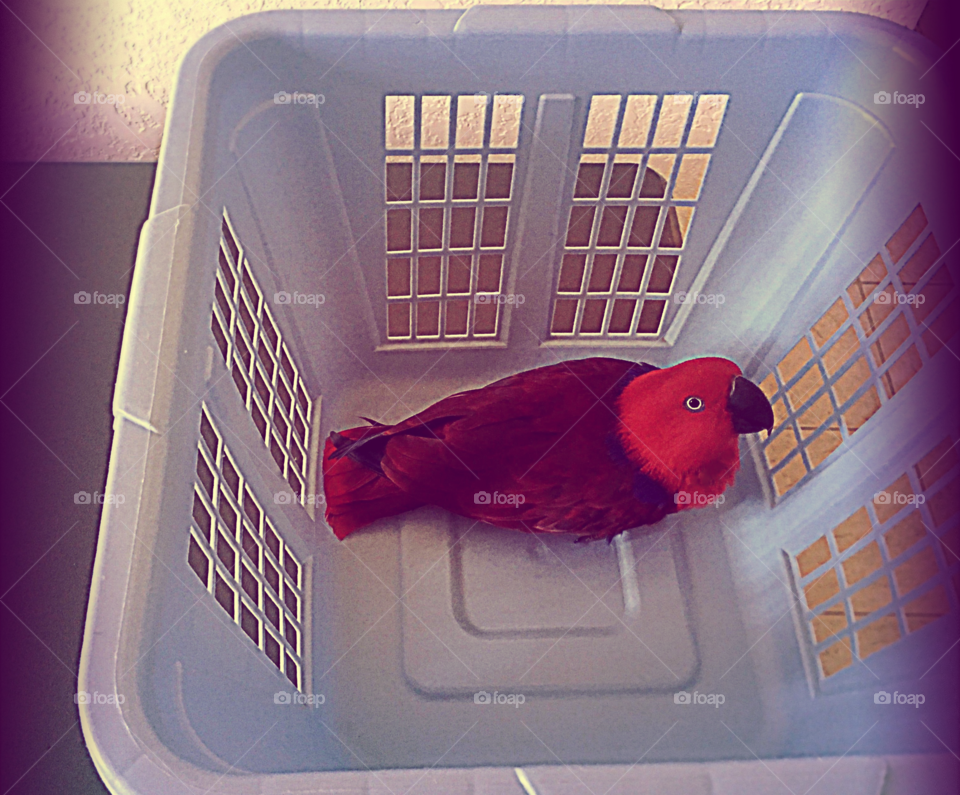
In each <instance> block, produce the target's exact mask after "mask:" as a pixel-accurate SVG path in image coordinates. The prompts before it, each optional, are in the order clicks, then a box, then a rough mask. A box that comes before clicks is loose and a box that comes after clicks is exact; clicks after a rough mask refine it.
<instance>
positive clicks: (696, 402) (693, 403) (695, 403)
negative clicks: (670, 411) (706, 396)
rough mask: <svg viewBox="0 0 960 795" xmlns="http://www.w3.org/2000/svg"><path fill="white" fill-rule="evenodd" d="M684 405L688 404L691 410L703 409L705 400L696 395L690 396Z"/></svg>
mask: <svg viewBox="0 0 960 795" xmlns="http://www.w3.org/2000/svg"><path fill="white" fill-rule="evenodd" d="M683 405H684V406H686V407H687V408H688V409H689V410H690V411H703V401H702V400H701V399H700V398H698V397H696V396H691V397H688V398H687V399H686V400H685V401H684V403H683Z"/></svg>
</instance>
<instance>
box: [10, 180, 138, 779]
mask: <svg viewBox="0 0 960 795" xmlns="http://www.w3.org/2000/svg"><path fill="white" fill-rule="evenodd" d="M155 171H156V166H155V165H153V164H148V165H140V164H135V165H130V164H122V165H112V164H43V163H41V164H39V165H37V166H35V167H33V168H32V169H28V167H27V166H26V165H24V164H13V165H11V164H5V165H3V166H0V195H2V199H0V201H2V202H3V203H4V205H6V210H5V211H3V212H0V236H2V241H3V244H2V249H0V250H2V251H3V262H4V272H5V274H6V284H5V289H4V290H3V293H2V296H3V297H2V306H3V311H2V313H0V318H2V319H0V323H2V332H0V333H2V339H3V340H4V344H3V347H2V353H0V356H2V379H0V385H2V386H0V389H2V392H0V404H2V406H3V408H2V409H0V439H2V447H3V450H4V455H3V456H2V459H0V488H2V492H3V504H4V518H5V521H4V525H3V529H2V531H0V532H2V536H0V537H2V544H3V546H2V548H3V554H2V555H0V603H2V608H0V637H2V638H3V639H4V642H3V644H0V666H2V669H0V670H2V671H3V674H4V675H3V677H2V685H0V704H2V705H3V710H2V712H3V720H2V728H0V732H2V734H0V744H2V747H3V763H2V765H0V792H3V793H7V792H10V793H17V794H19V793H27V792H43V793H46V792H60V793H67V792H70V793H83V794H84V795H85V794H86V793H105V792H107V789H106V788H105V787H104V785H103V784H102V783H101V781H100V779H99V776H98V775H97V773H96V771H95V769H94V767H93V764H92V762H91V761H90V757H89V755H88V754H87V750H86V746H85V745H84V742H83V737H82V734H81V731H80V725H79V722H78V721H79V714H78V712H77V707H76V705H75V703H74V694H75V693H76V690H77V668H78V666H79V664H80V643H81V639H82V633H83V623H84V618H85V616H86V610H87V597H88V594H89V589H90V571H91V566H92V564H93V557H94V550H95V547H96V541H97V529H98V525H99V519H100V510H99V508H98V507H97V506H96V505H93V504H92V501H91V504H77V503H76V502H75V499H74V495H75V494H76V493H77V492H81V491H85V492H88V493H90V494H91V495H92V494H95V493H96V492H102V491H103V488H104V481H105V479H106V471H107V459H108V455H109V450H110V439H111V415H110V404H111V399H112V394H113V385H114V381H115V378H116V373H117V362H118V359H119V352H120V338H121V333H122V330H123V319H124V315H125V311H124V309H123V308H117V305H116V304H115V303H103V304H95V303H93V302H92V301H91V303H89V304H76V303H74V294H75V293H77V292H78V291H86V292H88V293H90V294H91V295H92V294H93V293H94V291H97V292H98V293H100V294H102V295H106V296H112V295H120V296H125V295H127V293H128V292H129V287H130V280H131V274H132V267H133V262H134V257H135V253H136V246H137V238H138V235H139V230H140V226H141V224H142V223H143V221H144V220H145V219H146V216H147V208H148V204H149V199H150V191H151V188H152V186H153V178H154V173H155Z"/></svg>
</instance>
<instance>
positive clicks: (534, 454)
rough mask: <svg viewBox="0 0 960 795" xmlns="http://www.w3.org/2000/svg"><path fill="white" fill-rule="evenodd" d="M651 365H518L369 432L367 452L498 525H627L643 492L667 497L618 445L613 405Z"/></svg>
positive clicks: (409, 482) (446, 503) (390, 471)
mask: <svg viewBox="0 0 960 795" xmlns="http://www.w3.org/2000/svg"><path fill="white" fill-rule="evenodd" d="M654 369H656V368H655V367H653V366H652V365H648V364H634V363H631V362H625V361H622V360H619V359H607V358H591V359H581V360H577V361H571V362H561V363H559V364H556V365H550V366H547V367H541V368H538V369H536V370H530V371H527V372H524V373H519V374H517V375H513V376H510V377H508V378H504V379H502V380H501V381H497V382H495V383H493V384H490V385H488V386H486V387H483V388H481V389H476V390H471V391H469V392H462V393H458V394H456V395H451V396H450V397H448V398H446V399H444V400H441V401H439V402H438V403H436V404H434V405H433V406H431V407H430V408H428V409H426V410H425V411H423V412H420V413H419V414H417V415H415V416H413V417H410V418H409V419H407V420H405V421H403V422H401V423H398V424H397V425H394V426H390V427H389V428H388V429H379V428H378V429H376V431H375V432H374V433H373V436H372V437H370V438H369V439H368V440H365V441H364V446H368V445H369V446H370V448H372V449H370V450H369V452H368V453H367V454H366V455H367V456H368V459H369V457H370V453H374V454H375V455H378V456H380V457H379V462H378V463H379V467H380V471H382V473H383V474H384V475H385V476H386V477H387V478H388V479H389V480H391V481H392V482H394V483H395V484H396V485H397V486H399V487H400V488H401V489H402V490H403V491H404V492H406V493H408V494H409V495H411V496H412V497H414V498H415V499H417V500H420V501H423V502H427V503H432V504H435V505H440V506H441V507H444V508H446V509H448V510H451V511H453V512H455V513H459V514H461V515H465V516H470V517H473V518H476V519H481V520H483V521H489V522H491V523H493V524H497V525H500V526H503V527H513V528H515V529H520V530H522V529H528V530H541V531H548V532H549V531H552V532H582V533H584V534H590V533H592V532H596V533H600V532H606V531H607V529H608V528H610V527H612V526H615V525H616V526H619V525H623V524H624V523H626V524H625V525H624V526H631V524H630V523H631V522H632V523H634V524H636V523H637V522H638V519H637V517H636V516H635V514H636V512H637V509H638V506H639V507H641V508H642V504H641V503H638V501H637V500H638V498H640V499H647V498H646V497H644V496H643V495H645V494H652V495H655V496H652V497H649V499H651V500H662V499H663V498H664V497H665V493H664V492H663V489H662V488H660V489H659V491H658V486H657V484H654V483H652V481H651V482H647V479H644V478H643V476H640V475H638V474H637V473H636V472H635V470H634V468H633V467H631V466H630V465H629V463H628V462H627V461H626V459H625V457H624V456H623V454H622V451H620V450H619V447H618V446H617V443H616V441H615V439H614V437H613V435H612V432H613V431H614V430H615V429H616V427H617V425H618V423H619V420H618V418H617V414H616V404H615V402H616V399H617V397H618V396H619V394H620V391H621V390H622V389H623V387H624V386H626V384H627V383H629V382H630V381H632V380H633V379H634V378H636V377H639V376H642V375H643V374H644V373H647V372H649V371H651V370H654ZM357 453H358V454H359V451H357ZM346 454H349V453H346ZM498 499H499V501H498ZM662 515H663V514H662V513H660V514H659V515H658V516H657V518H660V516H662ZM642 519H643V517H640V521H641V523H642Z"/></svg>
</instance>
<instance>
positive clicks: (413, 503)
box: [323, 426, 423, 541]
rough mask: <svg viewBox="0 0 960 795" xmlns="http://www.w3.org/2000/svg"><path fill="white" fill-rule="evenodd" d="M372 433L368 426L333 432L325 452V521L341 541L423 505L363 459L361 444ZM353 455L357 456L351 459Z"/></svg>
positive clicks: (324, 449) (366, 459) (369, 461)
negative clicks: (361, 530)
mask: <svg viewBox="0 0 960 795" xmlns="http://www.w3.org/2000/svg"><path fill="white" fill-rule="evenodd" d="M370 430H371V429H370V426H364V427H360V428H350V429H349V430H345V431H341V432H340V433H337V432H333V433H331V434H330V436H329V437H328V438H327V441H326V444H325V445H324V448H323V489H324V495H325V498H326V513H325V518H326V520H327V524H328V525H330V527H331V528H332V529H333V532H334V535H336V537H337V538H339V539H340V540H341V541H342V540H343V539H344V538H346V537H347V536H348V535H350V533H352V532H353V531H354V530H359V529H360V528H361V527H366V526H367V525H368V524H372V523H373V522H375V521H377V519H383V518H385V517H388V516H396V515H397V514H400V513H404V512H405V511H410V510H413V509H414V508H419V507H420V506H421V505H422V504H423V503H421V502H419V501H418V500H415V499H413V498H412V497H410V496H409V495H408V494H407V493H406V492H404V491H402V490H401V489H400V488H399V487H397V486H396V485H395V484H394V483H393V482H392V481H390V480H389V479H387V478H386V477H384V476H383V474H382V473H381V472H380V471H379V466H377V468H376V469H373V468H371V466H370V464H371V463H372V462H371V460H370V459H369V458H367V456H364V455H362V452H364V451H363V448H362V447H360V448H359V449H357V448H358V447H359V446H358V445H356V442H357V440H358V439H363V438H364V437H365V436H366V435H367V433H368V432H369V431H370ZM351 448H352V449H351ZM351 452H353V453H354V455H350V453H351ZM357 453H361V454H360V455H357ZM358 458H359V459H365V460H357V459H358ZM377 463H379V462H377Z"/></svg>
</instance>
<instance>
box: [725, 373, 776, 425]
mask: <svg viewBox="0 0 960 795" xmlns="http://www.w3.org/2000/svg"><path fill="white" fill-rule="evenodd" d="M727 408H728V409H729V410H730V413H731V414H732V415H733V429H734V430H735V431H736V432H737V433H741V434H742V433H758V432H759V431H762V430H765V431H766V432H767V435H768V436H769V434H770V431H772V430H773V408H772V407H771V406H770V401H769V400H767V396H766V395H764V394H763V392H762V391H761V389H760V387H758V386H757V385H756V384H754V383H753V382H752V381H748V380H747V379H746V378H744V377H743V376H739V375H738V376H737V377H736V378H734V379H733V388H732V389H731V390H730V397H729V398H728V400H727Z"/></svg>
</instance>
